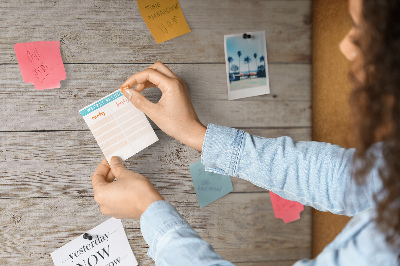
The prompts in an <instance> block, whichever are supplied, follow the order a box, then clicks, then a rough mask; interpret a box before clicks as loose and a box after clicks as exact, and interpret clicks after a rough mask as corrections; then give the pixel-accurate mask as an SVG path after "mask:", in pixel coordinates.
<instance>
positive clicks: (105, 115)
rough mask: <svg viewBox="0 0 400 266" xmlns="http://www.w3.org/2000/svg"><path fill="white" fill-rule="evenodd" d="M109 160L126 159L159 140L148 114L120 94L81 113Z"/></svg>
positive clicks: (110, 95)
mask: <svg viewBox="0 0 400 266" xmlns="http://www.w3.org/2000/svg"><path fill="white" fill-rule="evenodd" d="M79 112H80V113H81V115H82V117H83V119H84V120H85V122H86V124H87V125H88V126H89V129H90V130H91V131H92V134H93V136H94V138H95V139H96V141H97V143H98V144H99V146H100V148H101V150H102V151H103V154H104V156H105V157H106V159H107V161H110V159H111V157H112V156H118V157H120V158H121V159H122V160H126V159H128V158H129V157H131V156H132V155H134V154H136V153H138V152H139V151H141V150H143V149H144V148H146V147H148V146H150V145H151V144H153V143H154V142H156V141H157V140H158V137H157V135H156V134H155V133H154V130H153V128H152V127H151V125H150V123H149V121H148V120H147V118H146V116H145V114H144V113H143V112H141V111H140V110H139V109H137V108H136V107H135V106H134V105H133V104H132V103H130V102H129V100H128V99H127V98H126V97H125V96H124V95H123V94H122V93H121V92H120V91H119V90H117V91H115V92H113V93H111V94H109V95H107V96H106V97H104V98H102V99H100V100H99V101H97V102H95V103H92V104H90V105H89V106H87V107H85V108H83V109H81V110H80V111H79Z"/></svg>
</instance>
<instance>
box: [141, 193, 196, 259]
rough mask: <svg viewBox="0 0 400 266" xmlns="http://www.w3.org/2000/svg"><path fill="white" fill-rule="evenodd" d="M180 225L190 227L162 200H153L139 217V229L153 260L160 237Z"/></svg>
mask: <svg viewBox="0 0 400 266" xmlns="http://www.w3.org/2000/svg"><path fill="white" fill-rule="evenodd" d="M180 227H190V225H189V224H188V222H186V220H185V219H184V218H183V217H182V216H181V215H180V214H179V212H178V211H177V210H176V209H175V207H174V206H172V205H171V204H170V203H169V202H167V201H164V200H159V201H155V202H153V203H152V204H151V205H150V206H149V207H148V208H147V209H146V210H145V211H144V213H143V214H142V216H141V217H140V229H141V231H142V235H143V238H144V240H145V241H146V242H147V244H148V245H149V251H148V252H147V255H149V257H150V258H152V259H153V260H154V259H155V257H156V255H157V244H158V243H159V241H160V239H161V238H162V237H163V236H164V235H165V234H166V233H168V232H169V231H173V230H176V229H178V228H180Z"/></svg>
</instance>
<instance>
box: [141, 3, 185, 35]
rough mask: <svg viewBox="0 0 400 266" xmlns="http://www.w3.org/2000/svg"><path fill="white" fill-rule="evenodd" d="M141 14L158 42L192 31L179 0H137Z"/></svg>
mask: <svg viewBox="0 0 400 266" xmlns="http://www.w3.org/2000/svg"><path fill="white" fill-rule="evenodd" d="M137 3H138V7H139V11H140V14H141V15H142V17H143V20H144V22H146V25H147V27H148V28H149V30H150V32H151V34H152V35H153V37H154V39H155V40H156V42H157V43H162V42H165V41H168V40H170V39H173V38H175V37H178V36H181V35H183V34H186V33H188V32H190V28H189V25H188V24H187V22H186V19H185V17H184V16H183V13H182V9H181V6H180V5H179V2H178V0H155V1H149V0H137Z"/></svg>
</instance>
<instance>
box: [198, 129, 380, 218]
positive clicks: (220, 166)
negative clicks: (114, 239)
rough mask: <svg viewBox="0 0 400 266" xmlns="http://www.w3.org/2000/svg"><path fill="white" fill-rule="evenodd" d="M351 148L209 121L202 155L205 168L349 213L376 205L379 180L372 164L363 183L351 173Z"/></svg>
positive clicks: (319, 206)
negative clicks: (251, 132)
mask: <svg viewBox="0 0 400 266" xmlns="http://www.w3.org/2000/svg"><path fill="white" fill-rule="evenodd" d="M354 152H355V150H354V149H344V148H341V147H339V146H337V145H332V144H329V143H322V142H312V141H298V142H295V141H293V140H292V139H291V138H290V137H280V138H261V137H257V136H251V135H249V134H248V133H246V132H244V131H241V130H238V129H234V128H228V127H223V126H218V125H213V124H209V125H208V127H207V132H206V136H205V139H204V142H203V152H202V156H201V161H202V164H203V165H205V167H206V171H210V172H215V173H220V174H223V175H230V176H233V177H239V178H241V179H244V180H247V181H250V182H251V183H253V184H254V185H256V186H259V187H262V188H265V189H268V190H270V191H272V192H274V193H276V194H278V195H279V196H281V197H283V198H285V199H288V200H293V201H297V202H300V203H302V204H304V205H308V206H312V207H314V208H316V209H318V210H321V211H330V212H332V213H336V214H343V215H348V216H353V215H355V214H357V213H359V212H362V211H365V210H367V209H370V208H372V207H374V206H375V203H374V200H373V194H374V193H375V192H376V191H377V190H379V188H380V186H381V183H380V179H379V176H378V173H377V169H374V171H373V172H372V174H370V175H369V177H368V179H369V180H367V182H365V185H363V186H358V185H357V184H356V183H355V181H354V180H353V178H352V177H351V171H352V157H353V154H354Z"/></svg>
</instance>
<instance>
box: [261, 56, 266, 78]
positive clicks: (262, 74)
mask: <svg viewBox="0 0 400 266" xmlns="http://www.w3.org/2000/svg"><path fill="white" fill-rule="evenodd" d="M262 62H264V73H263V72H260V74H261V76H262V77H266V75H267V70H266V69H265V58H264V56H263V55H262V56H260V63H262ZM260 67H261V66H260Z"/></svg>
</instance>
